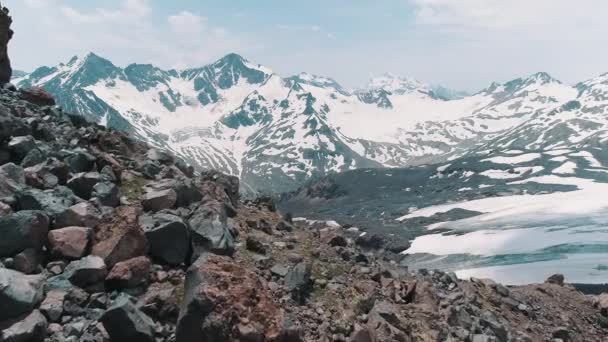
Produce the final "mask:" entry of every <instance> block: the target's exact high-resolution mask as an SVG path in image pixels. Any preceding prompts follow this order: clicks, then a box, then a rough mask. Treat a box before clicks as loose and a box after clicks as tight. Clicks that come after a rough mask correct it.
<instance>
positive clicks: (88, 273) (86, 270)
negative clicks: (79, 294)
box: [63, 255, 108, 288]
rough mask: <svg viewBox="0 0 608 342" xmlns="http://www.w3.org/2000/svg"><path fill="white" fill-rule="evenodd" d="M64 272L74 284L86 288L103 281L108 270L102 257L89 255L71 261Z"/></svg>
mask: <svg viewBox="0 0 608 342" xmlns="http://www.w3.org/2000/svg"><path fill="white" fill-rule="evenodd" d="M63 273H64V275H65V276H66V277H67V279H68V280H69V281H70V282H71V283H72V284H74V285H76V286H78V287H82V288H86V287H88V286H92V285H96V284H98V283H99V282H102V281H103V280H104V279H105V278H106V275H107V273H108V270H107V267H106V264H105V263H104V262H103V259H102V258H100V257H97V256H94V255H89V256H87V257H84V258H82V259H80V260H76V261H72V262H71V263H69V264H68V266H67V267H66V268H65V270H64V271H63Z"/></svg>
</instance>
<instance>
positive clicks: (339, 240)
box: [328, 235, 348, 247]
mask: <svg viewBox="0 0 608 342" xmlns="http://www.w3.org/2000/svg"><path fill="white" fill-rule="evenodd" d="M328 244H329V245H330V246H333V247H346V246H348V241H347V240H346V238H345V237H344V236H342V235H335V236H333V237H332V238H331V239H330V240H329V242H328Z"/></svg>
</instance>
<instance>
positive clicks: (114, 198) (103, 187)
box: [93, 182, 120, 207]
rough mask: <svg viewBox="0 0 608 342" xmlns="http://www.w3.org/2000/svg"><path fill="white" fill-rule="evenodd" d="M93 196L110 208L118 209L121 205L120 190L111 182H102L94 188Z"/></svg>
mask: <svg viewBox="0 0 608 342" xmlns="http://www.w3.org/2000/svg"><path fill="white" fill-rule="evenodd" d="M93 196H95V197H97V199H99V202H100V203H101V204H103V205H105V206H108V207H117V206H118V205H119V204H120V190H119V189H118V187H117V186H116V185H115V184H114V183H111V182H100V183H97V184H95V186H94V187H93Z"/></svg>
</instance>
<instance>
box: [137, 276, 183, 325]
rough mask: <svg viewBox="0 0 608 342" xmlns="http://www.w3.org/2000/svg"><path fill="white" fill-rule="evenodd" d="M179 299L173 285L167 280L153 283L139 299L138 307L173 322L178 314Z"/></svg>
mask: <svg viewBox="0 0 608 342" xmlns="http://www.w3.org/2000/svg"><path fill="white" fill-rule="evenodd" d="M180 301H181V298H180V297H179V295H178V291H177V287H176V286H175V285H173V284H171V283H169V282H165V283H153V284H151V285H150V286H149V287H148V290H147V291H146V293H145V294H144V296H143V297H142V298H141V299H140V301H139V303H138V307H140V308H141V310H142V311H144V312H145V313H146V314H148V315H150V316H152V317H155V318H159V319H171V320H172V321H174V322H175V321H176V320H177V317H178V314H179V303H180Z"/></svg>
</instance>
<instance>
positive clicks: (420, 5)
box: [413, 0, 608, 36]
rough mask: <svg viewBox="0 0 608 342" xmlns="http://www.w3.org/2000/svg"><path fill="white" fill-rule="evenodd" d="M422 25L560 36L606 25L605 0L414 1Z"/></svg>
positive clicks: (606, 4) (417, 16)
mask: <svg viewBox="0 0 608 342" xmlns="http://www.w3.org/2000/svg"><path fill="white" fill-rule="evenodd" d="M413 3H414V5H415V7H416V19H417V22H418V23H420V24H427V25H436V26H443V27H450V28H459V29H480V30H493V31H512V32H528V33H530V34H532V35H533V36H542V35H550V34H554V35H561V33H562V32H564V31H566V30H574V31H575V32H577V33H578V32H580V31H581V29H582V30H588V31H592V32H593V31H599V30H600V29H605V28H607V26H608V25H607V24H606V23H607V21H606V20H605V13H606V11H607V10H608V1H602V0H578V1H572V0H413Z"/></svg>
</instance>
